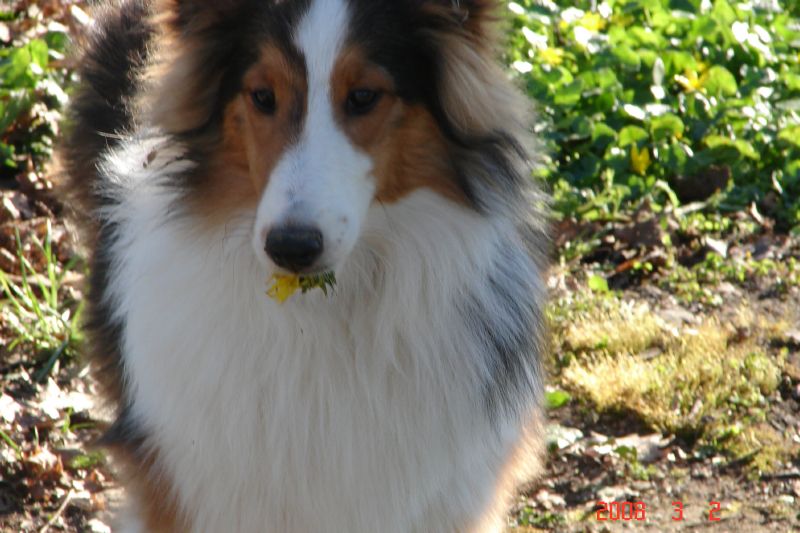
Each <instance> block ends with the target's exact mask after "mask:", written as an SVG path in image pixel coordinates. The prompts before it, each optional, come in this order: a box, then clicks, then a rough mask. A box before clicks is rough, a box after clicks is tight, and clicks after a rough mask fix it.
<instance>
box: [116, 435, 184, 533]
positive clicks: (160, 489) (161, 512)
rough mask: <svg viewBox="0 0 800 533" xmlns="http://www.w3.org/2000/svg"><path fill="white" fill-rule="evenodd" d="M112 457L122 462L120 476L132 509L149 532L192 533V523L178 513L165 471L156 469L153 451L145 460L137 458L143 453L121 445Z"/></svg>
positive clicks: (155, 458) (156, 462)
mask: <svg viewBox="0 0 800 533" xmlns="http://www.w3.org/2000/svg"><path fill="white" fill-rule="evenodd" d="M112 451H113V452H114V458H115V459H117V460H119V461H121V463H122V469H121V470H122V471H121V474H122V476H123V478H124V480H125V488H126V489H127V492H128V494H129V498H130V501H131V502H132V504H133V505H134V508H133V509H131V511H133V512H134V513H135V514H136V516H137V517H138V518H139V520H140V521H141V523H142V526H143V531H147V532H148V533H182V532H187V531H191V529H192V527H191V521H190V520H189V518H188V517H186V516H183V515H182V513H180V511H179V510H178V503H177V501H176V499H175V496H174V491H173V489H172V486H171V483H170V481H169V479H168V478H167V474H166V472H165V471H164V470H163V469H161V468H159V467H158V457H157V455H156V452H154V451H153V452H150V453H149V454H148V455H147V456H146V457H145V458H140V457H138V454H140V453H141V452H142V451H141V450H139V449H137V450H132V449H128V448H125V447H123V446H115V447H114V448H112Z"/></svg>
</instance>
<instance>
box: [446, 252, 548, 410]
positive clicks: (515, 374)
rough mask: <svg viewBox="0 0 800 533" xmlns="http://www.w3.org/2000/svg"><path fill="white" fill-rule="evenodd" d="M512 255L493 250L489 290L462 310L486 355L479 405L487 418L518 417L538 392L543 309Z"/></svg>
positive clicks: (469, 301)
mask: <svg viewBox="0 0 800 533" xmlns="http://www.w3.org/2000/svg"><path fill="white" fill-rule="evenodd" d="M517 256H518V254H517V253H516V252H513V253H512V252H511V251H510V250H503V249H498V250H497V251H496V257H497V260H496V262H495V264H494V265H493V269H492V271H491V272H490V273H489V274H488V276H487V279H486V287H487V289H488V292H487V293H483V294H481V295H478V294H473V295H472V296H470V297H467V298H466V299H465V301H464V304H463V305H462V308H461V312H462V313H463V316H464V320H465V321H466V322H467V323H468V324H470V326H471V327H470V328H469V329H470V330H471V331H472V332H473V333H474V335H475V342H476V343H478V344H479V345H481V346H483V348H484V349H483V350H481V351H482V352H483V353H485V354H487V357H488V359H487V361H486V364H487V367H488V370H489V378H488V379H487V381H486V383H485V384H484V387H483V403H484V406H485V408H486V410H487V412H488V414H489V416H490V418H495V416H494V415H496V414H501V415H504V416H520V415H522V414H523V413H521V412H520V406H530V405H531V401H532V400H533V401H536V400H538V396H539V395H540V394H541V388H542V379H543V376H542V368H541V354H542V353H543V352H544V348H545V339H544V335H543V332H544V331H545V325H544V316H543V309H542V307H541V302H539V301H538V300H537V299H536V298H535V297H534V294H532V287H530V281H529V280H528V279H527V278H526V276H527V275H526V274H525V273H524V272H520V271H519V270H518V269H519V263H518V260H515V258H516V257H517ZM498 310H502V311H501V312H500V313H498Z"/></svg>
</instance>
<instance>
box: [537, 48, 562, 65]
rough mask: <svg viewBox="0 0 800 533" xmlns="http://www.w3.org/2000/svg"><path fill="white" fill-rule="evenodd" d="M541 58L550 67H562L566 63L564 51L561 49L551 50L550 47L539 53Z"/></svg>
mask: <svg viewBox="0 0 800 533" xmlns="http://www.w3.org/2000/svg"><path fill="white" fill-rule="evenodd" d="M539 57H541V58H542V61H544V62H545V63H547V64H548V65H553V66H556V65H560V64H561V63H563V62H564V50H562V49H561V48H550V47H549V46H548V47H547V48H545V49H543V50H541V51H540V52H539Z"/></svg>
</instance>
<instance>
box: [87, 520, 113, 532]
mask: <svg viewBox="0 0 800 533" xmlns="http://www.w3.org/2000/svg"><path fill="white" fill-rule="evenodd" d="M86 530H87V531H90V532H91V533H111V528H110V527H108V526H107V525H105V524H104V523H103V522H101V521H100V520H98V519H97V518H93V519H91V520H89V521H88V522H87V523H86Z"/></svg>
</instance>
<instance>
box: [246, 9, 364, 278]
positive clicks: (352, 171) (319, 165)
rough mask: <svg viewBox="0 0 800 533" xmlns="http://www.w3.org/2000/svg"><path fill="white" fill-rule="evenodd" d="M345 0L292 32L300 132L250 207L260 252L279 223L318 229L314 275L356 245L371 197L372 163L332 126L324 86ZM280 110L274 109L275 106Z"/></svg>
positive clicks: (339, 40)
mask: <svg viewBox="0 0 800 533" xmlns="http://www.w3.org/2000/svg"><path fill="white" fill-rule="evenodd" d="M348 23H349V15H348V5H347V1H346V0H313V1H312V3H311V6H310V8H309V11H308V12H307V13H306V14H305V15H304V17H303V19H302V21H301V23H300V25H299V26H298V28H297V30H296V32H295V36H294V39H295V44H296V45H297V47H298V49H299V50H300V52H301V53H302V54H303V56H304V58H305V62H306V66H307V76H308V95H307V98H308V100H307V109H306V116H305V122H304V124H303V131H302V133H301V135H300V138H299V139H298V141H297V142H296V143H295V144H294V145H292V146H291V147H290V148H289V149H288V150H287V152H286V153H285V154H284V155H283V157H282V158H281V159H280V160H279V162H278V164H277V166H276V167H275V169H274V170H273V172H272V174H271V175H270V177H269V182H268V185H267V188H266V190H265V191H264V194H263V196H262V198H261V202H260V204H259V206H258V213H257V217H256V224H255V228H254V229H255V231H254V237H253V238H254V241H253V246H254V247H255V250H256V254H257V256H258V257H259V258H260V259H261V260H262V261H263V262H264V263H265V264H269V265H271V267H272V268H273V269H274V268H275V267H274V265H272V264H271V262H270V261H269V259H268V257H267V255H266V253H265V252H264V242H265V239H266V235H267V233H268V232H269V230H270V229H271V228H273V227H277V226H281V225H284V224H287V223H289V224H296V225H302V226H312V227H315V228H318V229H319V230H321V231H322V233H323V239H324V252H323V255H322V257H321V258H320V259H319V261H318V262H317V263H316V265H315V269H316V270H330V269H335V268H337V267H338V266H340V265H341V264H342V263H343V262H344V260H345V259H346V258H347V256H348V255H349V253H350V251H351V250H352V249H353V246H354V245H355V243H356V241H357V240H358V237H359V234H360V231H361V226H362V223H363V221H364V218H365V217H366V214H367V210H368V209H369V206H370V203H371V202H372V199H373V195H374V191H375V180H374V179H373V178H372V177H371V174H370V173H371V170H372V161H371V159H370V158H369V157H368V156H367V155H365V154H364V153H363V152H361V151H359V150H358V149H357V148H356V147H355V146H354V145H353V143H352V142H351V141H350V139H349V138H348V137H347V135H345V133H344V132H343V131H342V129H341V128H340V127H339V125H338V124H337V122H336V120H335V113H334V106H339V105H344V103H343V102H334V101H333V96H332V89H331V79H332V74H333V69H334V66H335V64H336V60H337V58H338V56H339V53H340V52H341V49H342V46H343V44H344V40H345V38H346V36H347V31H348ZM278 105H280V103H279V104H278Z"/></svg>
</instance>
